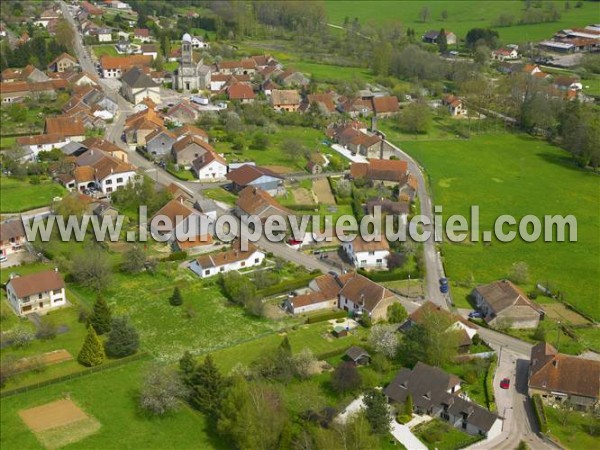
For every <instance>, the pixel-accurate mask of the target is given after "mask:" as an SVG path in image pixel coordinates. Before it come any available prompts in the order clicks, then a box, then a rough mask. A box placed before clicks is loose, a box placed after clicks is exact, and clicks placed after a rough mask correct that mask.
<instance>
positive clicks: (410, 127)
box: [399, 102, 431, 134]
mask: <svg viewBox="0 0 600 450" xmlns="http://www.w3.org/2000/svg"><path fill="white" fill-rule="evenodd" d="M399 125H400V128H401V129H402V130H403V131H405V132H407V133H414V134H421V133H426V132H427V131H428V130H429V127H430V126H431V110H430V109H429V106H427V104H425V103H421V102H415V103H411V104H410V105H408V106H407V107H406V108H404V110H403V111H402V113H401V114H400V123H399Z"/></svg>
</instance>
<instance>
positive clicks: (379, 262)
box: [375, 259, 383, 264]
mask: <svg viewBox="0 0 600 450" xmlns="http://www.w3.org/2000/svg"><path fill="white" fill-rule="evenodd" d="M375 261H376V262H377V264H381V263H382V262H383V259H376V260H375Z"/></svg>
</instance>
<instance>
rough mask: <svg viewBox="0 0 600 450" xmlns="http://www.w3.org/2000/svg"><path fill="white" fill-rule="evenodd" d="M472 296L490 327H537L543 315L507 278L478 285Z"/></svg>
mask: <svg viewBox="0 0 600 450" xmlns="http://www.w3.org/2000/svg"><path fill="white" fill-rule="evenodd" d="M472 296H473V299H474V300H475V302H476V304H477V308H478V309H480V310H481V312H483V314H484V315H485V321H486V322H487V323H488V324H489V325H490V326H492V327H494V326H500V325H502V326H509V327H511V328H537V326H538V324H539V322H540V320H541V319H542V318H543V316H544V313H543V311H542V310H541V308H540V307H539V306H538V305H536V304H535V303H533V302H532V301H531V300H529V298H527V295H525V293H524V292H523V291H522V290H521V289H520V288H518V287H517V286H515V285H514V284H513V283H512V282H510V281H509V280H500V281H494V282H493V283H490V284H486V285H484V286H478V287H476V288H475V289H474V290H473V293H472Z"/></svg>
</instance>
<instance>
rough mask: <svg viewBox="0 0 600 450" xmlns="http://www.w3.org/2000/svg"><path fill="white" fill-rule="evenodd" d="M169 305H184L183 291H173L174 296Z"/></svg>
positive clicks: (176, 288)
mask: <svg viewBox="0 0 600 450" xmlns="http://www.w3.org/2000/svg"><path fill="white" fill-rule="evenodd" d="M169 303H170V304H171V305H173V306H181V305H183V297H182V296H181V291H180V290H179V288H178V287H175V289H173V295H172V296H171V298H170V299H169Z"/></svg>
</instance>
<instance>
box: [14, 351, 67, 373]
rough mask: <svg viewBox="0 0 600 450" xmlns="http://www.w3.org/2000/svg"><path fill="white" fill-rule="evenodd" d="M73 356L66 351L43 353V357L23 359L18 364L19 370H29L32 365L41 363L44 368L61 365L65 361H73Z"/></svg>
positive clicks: (36, 356)
mask: <svg viewBox="0 0 600 450" xmlns="http://www.w3.org/2000/svg"><path fill="white" fill-rule="evenodd" d="M72 359H73V355H71V354H70V353H69V352H68V351H66V350H65V349H61V350H54V351H53V352H48V353H42V354H41V355H35V356H30V357H27V358H22V359H20V360H19V362H18V366H19V370H23V371H25V370H28V369H29V367H30V366H31V365H32V364H36V363H38V362H39V363H41V364H42V365H44V366H51V365H53V364H60V363H62V362H65V361H71V360H72Z"/></svg>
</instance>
